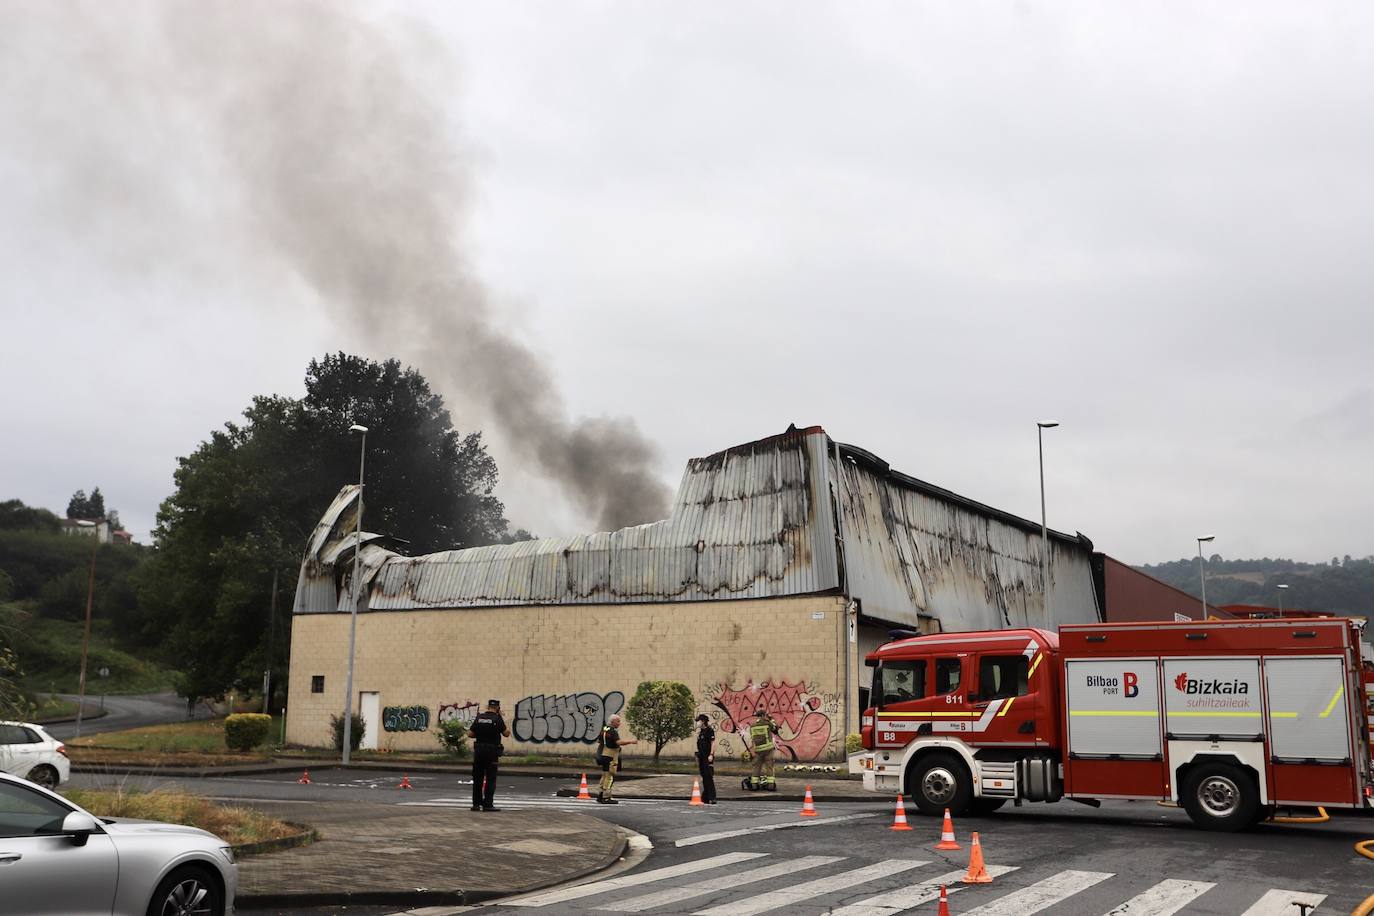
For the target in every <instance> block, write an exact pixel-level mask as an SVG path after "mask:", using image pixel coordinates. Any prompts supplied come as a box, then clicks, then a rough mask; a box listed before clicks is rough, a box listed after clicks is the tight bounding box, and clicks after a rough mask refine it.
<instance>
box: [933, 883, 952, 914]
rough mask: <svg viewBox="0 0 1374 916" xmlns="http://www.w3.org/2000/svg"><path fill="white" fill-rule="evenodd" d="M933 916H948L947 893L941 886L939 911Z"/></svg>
mask: <svg viewBox="0 0 1374 916" xmlns="http://www.w3.org/2000/svg"><path fill="white" fill-rule="evenodd" d="M935 916H949V892H948V891H946V890H945V886H944V885H943V884H941V885H940V911H939V912H938V913H936V914H935Z"/></svg>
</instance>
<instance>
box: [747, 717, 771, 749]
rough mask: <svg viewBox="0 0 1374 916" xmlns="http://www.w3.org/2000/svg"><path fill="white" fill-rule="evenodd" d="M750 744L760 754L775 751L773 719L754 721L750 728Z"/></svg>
mask: <svg viewBox="0 0 1374 916" xmlns="http://www.w3.org/2000/svg"><path fill="white" fill-rule="evenodd" d="M749 744H750V746H751V747H753V749H754V750H756V751H758V752H760V753H762V752H763V751H771V750H772V749H773V720H772V719H763V720H761V721H760V720H758V719H755V720H754V724H753V725H751V726H749Z"/></svg>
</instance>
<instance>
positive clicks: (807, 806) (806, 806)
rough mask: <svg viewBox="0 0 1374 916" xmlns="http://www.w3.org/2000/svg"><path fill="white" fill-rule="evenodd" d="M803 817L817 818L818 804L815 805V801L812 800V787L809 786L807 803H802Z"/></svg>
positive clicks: (807, 788)
mask: <svg viewBox="0 0 1374 916" xmlns="http://www.w3.org/2000/svg"><path fill="white" fill-rule="evenodd" d="M801 816H802V817H815V816H816V803H815V802H814V801H812V800H811V787H810V786H807V787H806V801H804V802H802V809H801Z"/></svg>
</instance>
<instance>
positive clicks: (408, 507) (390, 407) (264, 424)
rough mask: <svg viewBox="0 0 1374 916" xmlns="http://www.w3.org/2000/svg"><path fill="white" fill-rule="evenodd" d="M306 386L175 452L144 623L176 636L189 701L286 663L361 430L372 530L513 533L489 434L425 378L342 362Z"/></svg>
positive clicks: (328, 365) (441, 541)
mask: <svg viewBox="0 0 1374 916" xmlns="http://www.w3.org/2000/svg"><path fill="white" fill-rule="evenodd" d="M305 390H306V393H305V397H304V398H300V399H296V398H288V397H281V396H275V395H273V396H262V397H257V398H254V399H253V403H252V405H251V406H250V407H249V408H248V409H247V410H246V411H244V414H243V416H244V420H243V422H242V423H228V424H226V425H225V427H224V428H223V429H222V430H217V431H215V432H214V433H212V434H211V436H210V438H209V440H207V441H206V442H203V443H202V444H201V445H200V447H199V448H197V449H196V451H195V452H193V453H192V454H191V455H190V456H188V457H186V458H182V459H180V460H179V462H178V465H179V466H178V468H177V470H176V472H175V483H176V492H175V493H174V494H173V495H172V496H170V497H168V498H167V500H166V501H164V502H163V504H162V507H161V509H160V510H159V512H158V522H157V528H156V530H155V532H154V540H155V542H156V545H157V549H156V556H155V558H154V559H153V561H152V562H151V564H150V566H149V568H148V569H147V570H144V571H143V573H142V575H141V576H140V577H139V584H138V594H139V598H140V601H141V604H142V607H143V611H144V613H143V618H142V626H143V627H144V628H147V630H148V632H150V633H156V632H164V633H168V634H170V635H169V637H168V640H167V642H168V646H169V649H170V652H171V655H172V657H173V658H175V659H176V660H177V663H178V665H179V667H180V670H181V677H182V680H181V683H180V685H179V689H180V690H181V692H182V693H183V695H186V696H191V697H195V698H200V697H207V696H218V695H220V694H222V693H224V692H225V691H227V690H228V689H229V688H231V687H237V688H244V687H253V686H256V685H257V684H259V683H260V681H261V677H262V671H263V669H264V668H267V667H271V668H273V669H274V670H285V668H286V660H287V657H288V646H287V639H286V636H287V634H288V633H289V625H288V621H289V616H290V607H291V595H292V586H293V584H294V582H295V578H296V570H297V568H298V567H299V564H300V556H301V551H302V549H303V548H304V545H305V543H306V540H307V538H308V537H309V535H310V534H311V532H312V531H313V529H314V526H315V524H316V522H318V521H319V518H320V515H321V513H323V511H324V509H325V508H326V507H327V506H328V505H329V503H330V501H331V500H332V499H333V498H334V497H335V495H337V493H338V490H339V488H340V486H341V485H343V484H345V483H352V482H355V481H356V480H357V477H358V450H359V440H358V438H357V436H354V435H350V434H349V431H348V429H349V426H351V425H352V424H354V423H358V424H361V425H363V426H366V427H368V428H369V433H368V436H367V481H366V482H367V508H366V515H365V518H364V524H365V526H366V527H367V529H368V530H371V531H379V532H382V533H384V534H392V535H395V536H397V537H400V538H405V539H406V540H407V541H409V542H410V545H409V549H410V551H411V552H415V553H423V552H428V551H432V550H436V549H441V548H452V547H467V546H477V545H481V544H489V543H494V542H496V541H499V540H500V539H501V538H503V537H504V536H505V535H506V533H507V531H506V530H507V523H506V519H505V517H504V508H503V507H502V505H501V502H500V501H499V500H498V499H496V497H494V496H493V495H492V490H493V488H494V487H495V485H496V480H497V471H496V462H495V461H494V460H493V459H492V458H491V456H490V455H489V454H487V451H486V447H485V445H483V443H482V439H481V434H480V433H468V434H466V435H461V434H459V433H458V432H457V431H456V430H455V429H454V428H453V425H452V420H451V418H450V416H449V413H448V410H447V409H446V408H445V407H444V404H443V400H442V398H440V396H439V395H437V394H435V393H433V392H432V391H431V390H430V387H429V383H428V382H427V381H426V380H425V379H424V377H423V376H422V375H420V374H419V373H418V372H416V371H415V370H413V369H407V368H404V367H402V366H401V364H400V363H398V362H397V361H395V360H387V361H386V362H382V363H377V362H372V361H370V360H366V359H363V358H361V357H357V356H349V355H347V354H344V353H338V354H334V355H331V356H327V357H325V358H324V359H322V360H318V361H312V362H311V363H310V366H309V368H308V370H307V372H306V378H305ZM274 571H275V572H277V573H278V574H279V576H280V583H279V590H280V596H279V599H278V607H277V615H276V625H275V627H271V628H269V608H270V604H271V589H272V576H273V572H274ZM269 647H270V649H269Z"/></svg>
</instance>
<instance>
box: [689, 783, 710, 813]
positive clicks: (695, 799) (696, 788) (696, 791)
mask: <svg viewBox="0 0 1374 916" xmlns="http://www.w3.org/2000/svg"><path fill="white" fill-rule="evenodd" d="M687 804H689V805H701V806H703V807H704V806H705V805H706V802H704V801H702V800H701V783H700V782H698V781H697V780H695V779H693V780H692V800H691V801H690V802H688V803H687Z"/></svg>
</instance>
